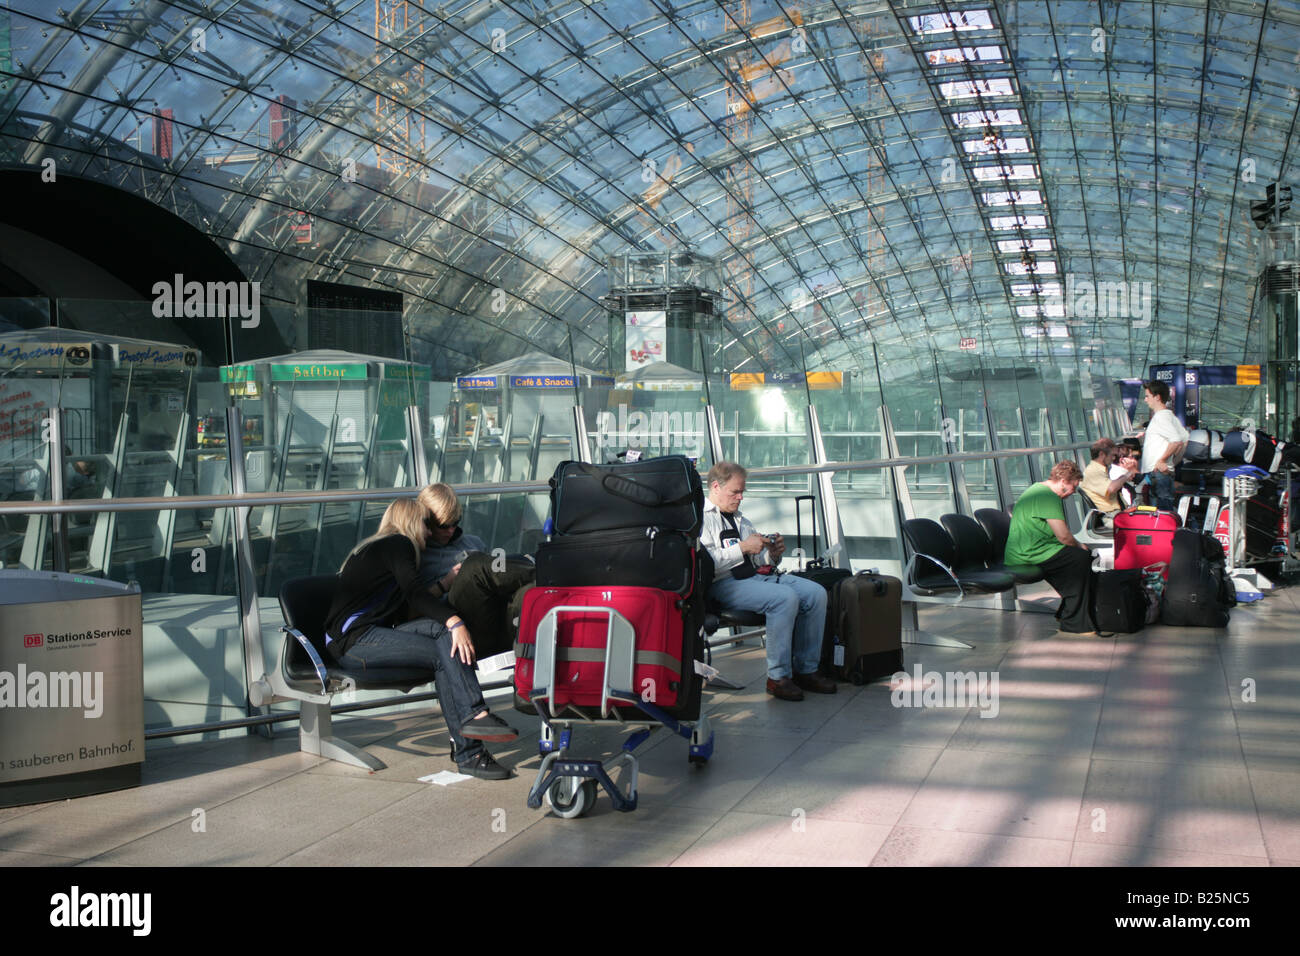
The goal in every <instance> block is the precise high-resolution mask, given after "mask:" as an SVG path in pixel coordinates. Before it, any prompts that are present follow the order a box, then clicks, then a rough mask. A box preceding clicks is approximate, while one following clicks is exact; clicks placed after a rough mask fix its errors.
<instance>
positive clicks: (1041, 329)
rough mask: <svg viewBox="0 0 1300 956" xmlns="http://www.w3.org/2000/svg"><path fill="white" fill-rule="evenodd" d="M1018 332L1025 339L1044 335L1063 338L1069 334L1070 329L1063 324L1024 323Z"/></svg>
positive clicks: (1050, 337)
mask: <svg viewBox="0 0 1300 956" xmlns="http://www.w3.org/2000/svg"><path fill="white" fill-rule="evenodd" d="M1020 332H1021V334H1022V335H1024V337H1025V338H1027V339H1038V338H1042V337H1043V336H1044V335H1045V336H1047V337H1048V338H1049V339H1064V338H1069V335H1070V330H1069V329H1068V328H1066V327H1065V326H1064V325H1026V326H1024V327H1022V328H1021V330H1020Z"/></svg>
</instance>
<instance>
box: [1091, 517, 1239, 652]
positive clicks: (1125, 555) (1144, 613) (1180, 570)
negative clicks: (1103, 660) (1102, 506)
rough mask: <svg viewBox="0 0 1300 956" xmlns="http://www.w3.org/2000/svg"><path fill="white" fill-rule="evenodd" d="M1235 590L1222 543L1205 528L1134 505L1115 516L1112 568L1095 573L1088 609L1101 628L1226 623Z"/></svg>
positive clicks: (1127, 631) (1124, 630)
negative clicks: (1187, 525) (1093, 597)
mask: <svg viewBox="0 0 1300 956" xmlns="http://www.w3.org/2000/svg"><path fill="white" fill-rule="evenodd" d="M1236 603H1237V599H1236V593H1235V591H1234V589H1233V584H1232V579H1231V577H1229V575H1228V573H1227V565H1226V561H1225V559H1224V553H1223V546H1222V545H1221V544H1220V543H1219V540H1218V539H1217V538H1215V537H1214V535H1212V534H1210V533H1209V532H1200V531H1196V530H1193V529H1191V528H1180V527H1178V518H1177V517H1176V516H1175V515H1172V514H1170V513H1168V512H1164V511H1158V510H1157V509H1155V508H1149V507H1140V508H1133V509H1130V510H1129V511H1125V512H1121V513H1120V514H1118V515H1116V516H1115V570H1113V571H1103V572H1101V574H1100V575H1099V576H1098V580H1097V589H1096V603H1095V607H1094V613H1095V616H1096V620H1097V626H1098V627H1099V628H1101V629H1102V630H1107V631H1115V632H1118V633H1121V634H1132V633H1134V632H1136V631H1140V630H1141V629H1142V628H1143V627H1144V626H1145V625H1147V624H1154V623H1156V621H1157V620H1159V622H1160V623H1161V624H1170V625H1173V626H1176V627H1226V626H1227V624H1228V611H1229V609H1230V608H1232V607H1234V606H1236Z"/></svg>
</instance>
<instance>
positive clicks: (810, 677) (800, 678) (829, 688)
mask: <svg viewBox="0 0 1300 956" xmlns="http://www.w3.org/2000/svg"><path fill="white" fill-rule="evenodd" d="M794 682H795V684H796V685H798V686H799V687H802V688H803V689H804V690H806V691H810V692H811V693H814V694H833V693H835V692H836V691H837V690H839V687H837V686H836V684H835V681H833V680H831V679H830V678H829V677H824V676H822V672H821V671H813V672H812V673H811V674H795V675H794Z"/></svg>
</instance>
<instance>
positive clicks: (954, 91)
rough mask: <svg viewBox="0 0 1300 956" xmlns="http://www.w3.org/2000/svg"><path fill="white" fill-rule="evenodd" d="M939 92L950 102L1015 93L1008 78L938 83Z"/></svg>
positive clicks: (998, 77) (997, 77)
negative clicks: (973, 97)
mask: <svg viewBox="0 0 1300 956" xmlns="http://www.w3.org/2000/svg"><path fill="white" fill-rule="evenodd" d="M939 92H940V93H942V94H943V97H944V99H946V100H948V101H949V102H951V101H952V100H964V99H969V98H970V97H972V96H1011V95H1012V94H1013V93H1014V92H1015V91H1014V90H1013V89H1012V88H1011V79H1010V78H1009V77H1005V76H995V77H991V78H990V79H987V80H983V79H981V80H951V81H949V82H947V83H940V84H939Z"/></svg>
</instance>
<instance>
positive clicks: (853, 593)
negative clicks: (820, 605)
mask: <svg viewBox="0 0 1300 956" xmlns="http://www.w3.org/2000/svg"><path fill="white" fill-rule="evenodd" d="M837 598H838V600H837V601H835V602H832V603H835V604H838V605H839V619H838V621H836V626H835V642H836V647H835V651H834V653H835V657H836V660H835V662H834V663H835V664H836V666H835V670H834V674H835V676H836V677H837V678H838V679H840V680H847V681H851V682H853V683H854V684H865V683H866V682H867V681H871V680H875V679H877V678H879V677H887V676H888V675H890V674H893V673H896V672H897V671H901V670H902V669H903V584H902V582H901V581H899V580H898V578H891V577H888V576H887V575H883V574H876V573H875V572H874V571H859V572H858V573H857V574H855V575H853V576H852V577H850V578H845V579H844V580H843V581H841V582H840V583H839V585H838V594H837Z"/></svg>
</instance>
